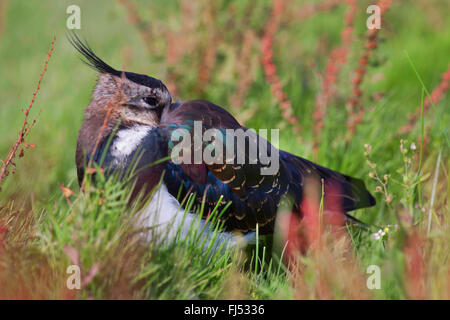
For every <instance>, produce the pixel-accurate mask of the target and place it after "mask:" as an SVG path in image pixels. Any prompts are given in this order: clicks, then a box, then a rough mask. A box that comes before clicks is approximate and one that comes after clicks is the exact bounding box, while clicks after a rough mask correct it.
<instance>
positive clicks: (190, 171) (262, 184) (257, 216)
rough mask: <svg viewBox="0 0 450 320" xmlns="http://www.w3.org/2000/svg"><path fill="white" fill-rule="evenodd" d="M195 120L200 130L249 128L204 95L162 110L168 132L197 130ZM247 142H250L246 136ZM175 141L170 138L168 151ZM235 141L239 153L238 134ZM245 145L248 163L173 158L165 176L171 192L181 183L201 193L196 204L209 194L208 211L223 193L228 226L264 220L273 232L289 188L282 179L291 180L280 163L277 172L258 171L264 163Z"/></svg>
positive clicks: (241, 227) (186, 189)
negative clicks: (254, 158) (177, 160)
mask: <svg viewBox="0 0 450 320" xmlns="http://www.w3.org/2000/svg"><path fill="white" fill-rule="evenodd" d="M195 121H201V123H202V133H203V132H204V131H205V130H208V129H219V130H220V131H221V132H222V133H223V135H224V137H225V139H226V136H227V132H226V129H234V130H237V129H241V130H242V131H243V132H246V131H247V128H245V127H242V126H241V125H240V124H239V123H238V122H237V121H236V119H235V118H234V117H233V116H231V115H230V114H229V113H228V112H227V111H226V110H225V109H223V108H221V107H219V106H217V105H215V104H212V103H210V102H207V101H202V100H195V101H189V102H185V103H182V104H178V105H174V106H171V107H170V108H168V110H165V112H163V114H162V117H161V127H164V128H165V129H166V130H167V132H168V134H169V135H171V133H172V132H175V130H177V129H180V128H182V129H185V130H187V131H188V132H190V133H191V134H192V135H193V134H194V126H195ZM255 136H256V135H255ZM256 137H257V136H256ZM234 138H235V137H234ZM248 139H251V137H250V138H248ZM261 139H262V138H261ZM246 142H247V143H249V142H248V140H247V141H246ZM264 142H265V143H267V144H268V147H267V148H268V149H269V150H270V147H271V145H270V143H269V142H267V141H265V140H264ZM192 145H193V144H192ZM208 146H210V144H208V143H204V144H202V147H203V148H206V147H208ZM173 147H174V145H173V144H171V142H170V141H169V154H170V150H171V149H172V148H173ZM234 147H235V149H234V150H232V154H233V155H236V154H237V152H238V148H240V147H242V145H238V144H237V143H236V140H235V143H234ZM226 148H227V144H225V145H224V150H223V154H224V155H226V153H227V152H226ZM193 151H194V150H192V151H191V154H193ZM242 151H243V154H244V156H245V163H244V164H241V163H238V161H237V159H234V161H233V162H231V161H230V162H226V163H223V162H220V163H212V164H206V163H205V162H203V163H201V164H180V165H177V164H175V163H170V164H169V165H168V172H167V174H166V176H165V182H166V185H168V189H169V191H170V192H171V193H172V194H177V193H178V190H179V187H180V184H181V185H182V195H185V194H186V193H187V192H195V193H197V196H198V199H197V200H198V201H197V203H198V204H200V203H201V201H202V199H203V197H205V199H206V208H207V210H206V212H205V214H207V213H208V212H207V211H208V209H212V208H213V207H214V206H215V204H216V202H217V201H218V200H219V197H220V196H221V195H222V196H223V197H224V198H223V203H222V204H221V205H222V206H224V205H225V204H226V203H227V202H228V201H232V204H231V206H230V209H229V210H228V213H227V215H226V216H225V219H226V226H227V228H228V229H238V230H242V231H248V230H254V229H255V227H256V223H258V224H259V225H260V227H264V226H266V228H267V232H270V231H271V230H272V229H273V222H274V218H275V215H276V212H277V206H278V204H279V202H280V199H281V197H282V196H283V195H284V194H285V193H286V192H287V183H283V181H289V177H288V176H289V173H288V171H287V170H286V168H285V167H284V166H283V164H282V163H281V166H280V168H279V170H278V172H277V173H276V174H274V175H268V176H261V173H260V172H261V169H262V168H263V167H264V165H263V164H261V163H259V162H257V163H254V164H249V161H248V160H249V153H248V151H249V149H248V148H243V150H242Z"/></svg>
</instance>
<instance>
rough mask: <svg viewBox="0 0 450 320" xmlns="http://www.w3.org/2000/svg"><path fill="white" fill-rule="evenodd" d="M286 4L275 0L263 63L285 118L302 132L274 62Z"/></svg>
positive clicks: (263, 43)
mask: <svg viewBox="0 0 450 320" xmlns="http://www.w3.org/2000/svg"><path fill="white" fill-rule="evenodd" d="M284 6H285V1H284V0H275V1H274V2H273V6H272V13H271V16H270V18H269V20H268V22H267V24H266V28H265V33H264V36H263V39H262V45H261V52H262V64H263V68H264V73H265V76H266V81H267V82H268V83H269V84H270V90H271V92H272V95H273V96H274V97H275V98H276V100H277V101H278V104H279V107H280V109H281V114H282V116H283V118H284V119H286V120H287V121H288V123H289V124H291V125H292V131H293V132H294V133H296V134H299V133H300V132H301V126H300V124H299V119H298V118H297V117H296V116H295V115H294V112H293V109H292V105H291V102H290V101H289V99H288V97H287V95H286V93H285V92H284V91H283V84H282V83H281V80H280V78H279V76H278V75H277V68H276V66H275V64H274V63H273V49H272V46H273V38H274V35H275V33H276V31H277V30H278V27H279V24H280V18H281V16H282V13H283V10H284Z"/></svg>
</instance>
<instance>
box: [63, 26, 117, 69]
mask: <svg viewBox="0 0 450 320" xmlns="http://www.w3.org/2000/svg"><path fill="white" fill-rule="evenodd" d="M67 39H68V40H69V42H70V43H71V44H72V46H73V47H74V48H75V49H76V50H77V51H78V52H79V53H81V54H82V55H83V57H84V58H85V59H86V60H84V59H81V61H83V62H84V63H85V64H87V65H88V66H89V67H91V68H93V69H95V70H97V71H98V72H100V73H109V74H112V75H115V76H118V77H120V75H121V71H118V70H116V69H114V68H113V67H111V66H110V65H108V64H107V63H106V62H105V61H103V60H102V59H100V58H99V57H98V56H97V55H96V54H95V53H94V51H92V49H91V47H90V46H89V44H88V43H87V41H84V42H83V41H82V40H81V39H80V38H79V37H78V35H77V34H76V33H74V32H72V33H69V34H68V35H67Z"/></svg>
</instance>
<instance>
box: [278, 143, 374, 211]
mask: <svg viewBox="0 0 450 320" xmlns="http://www.w3.org/2000/svg"><path fill="white" fill-rule="evenodd" d="M281 157H282V159H283V161H284V163H285V165H286V167H287V168H288V169H289V172H290V174H291V181H292V188H293V189H294V190H293V191H294V192H293V193H297V194H299V195H300V196H299V197H300V198H299V199H297V200H298V201H301V199H302V197H303V192H304V190H303V181H304V180H306V179H309V178H312V179H318V180H319V181H320V183H319V184H320V185H323V189H324V197H325V198H326V199H327V200H328V201H330V202H333V203H335V204H338V205H339V208H340V210H342V211H343V212H348V211H352V210H355V209H359V208H365V207H371V206H373V205H375V198H374V197H373V196H372V195H371V194H370V193H369V191H368V190H367V189H366V186H365V185H364V182H363V181H362V180H360V179H356V178H353V177H350V176H347V175H344V174H342V173H339V172H337V171H334V170H331V169H328V168H325V167H322V166H319V165H317V164H315V163H313V162H311V161H308V160H306V159H303V158H300V157H298V156H295V155H292V154H290V153H287V152H283V153H282V155H281ZM292 188H291V189H292Z"/></svg>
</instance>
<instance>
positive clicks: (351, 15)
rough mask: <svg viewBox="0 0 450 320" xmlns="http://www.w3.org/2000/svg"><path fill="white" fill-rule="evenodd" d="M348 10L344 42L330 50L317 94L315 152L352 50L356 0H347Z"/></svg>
mask: <svg viewBox="0 0 450 320" xmlns="http://www.w3.org/2000/svg"><path fill="white" fill-rule="evenodd" d="M346 2H347V4H348V9H347V12H346V13H345V27H344V29H343V30H342V32H341V42H342V44H341V45H340V46H339V47H337V48H335V49H333V50H332V51H331V52H330V56H329V58H328V63H327V66H326V67H325V76H324V77H323V79H322V90H321V92H320V93H319V94H318V95H317V96H316V108H315V111H314V114H313V118H314V146H313V150H314V154H315V155H316V156H317V154H318V152H319V138H320V133H321V131H322V128H323V120H324V118H325V116H326V109H327V107H328V105H329V103H330V101H331V100H332V98H333V97H334V96H335V94H336V87H335V84H336V82H337V78H338V75H339V72H340V70H341V67H342V66H343V65H345V63H346V62H347V56H348V53H349V51H350V46H351V42H352V40H353V29H354V27H353V22H354V20H355V14H356V12H357V10H358V6H357V4H356V0H347V1H346Z"/></svg>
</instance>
